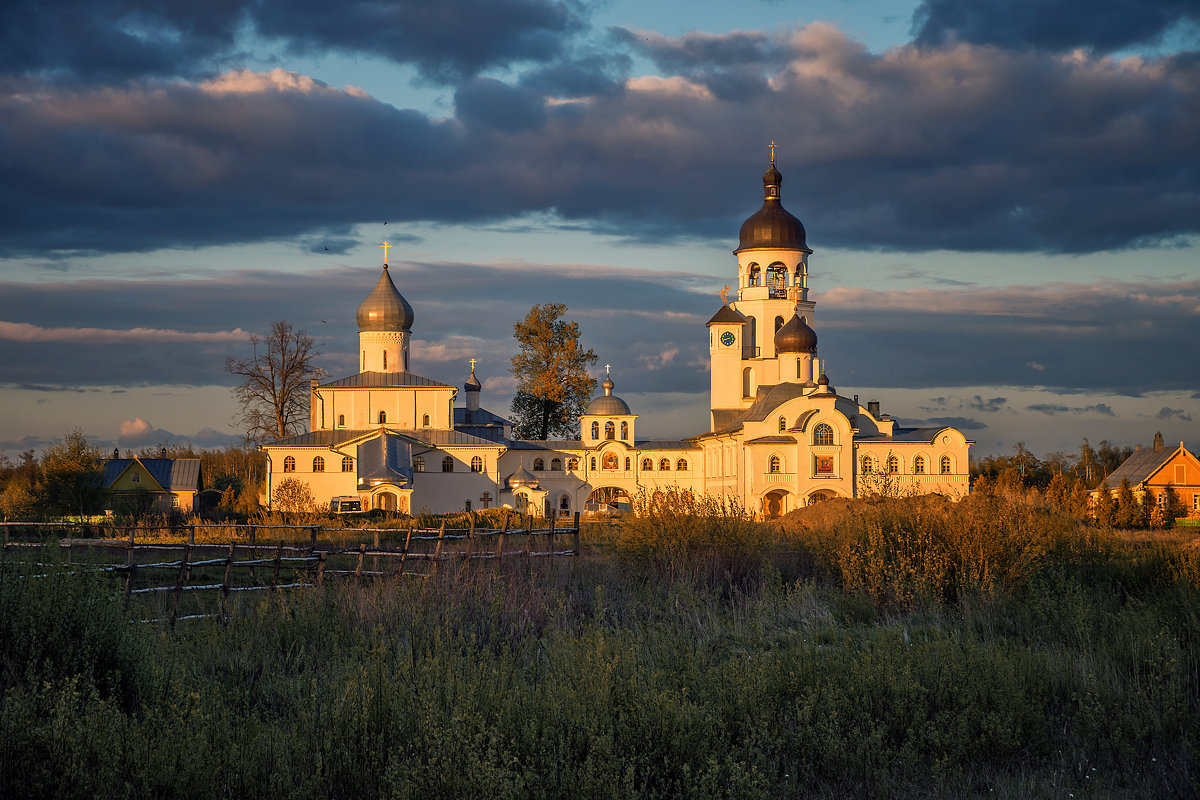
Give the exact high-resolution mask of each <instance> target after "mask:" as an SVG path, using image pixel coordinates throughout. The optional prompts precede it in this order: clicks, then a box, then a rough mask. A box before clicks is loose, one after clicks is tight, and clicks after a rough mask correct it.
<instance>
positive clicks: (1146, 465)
mask: <svg viewBox="0 0 1200 800" xmlns="http://www.w3.org/2000/svg"><path fill="white" fill-rule="evenodd" d="M1177 452H1179V448H1178V447H1164V448H1163V449H1161V450H1159V451H1158V452H1157V453H1156V452H1154V448H1152V447H1143V448H1142V449H1141V450H1135V451H1134V453H1133V455H1131V456H1130V457H1129V458H1127V459H1125V460H1124V461H1122V462H1121V465H1120V466H1119V467H1117V468H1116V469H1114V470H1113V471H1112V473H1111V474H1110V475H1109V476H1108V477H1106V478H1105V479H1104V480H1105V481H1107V482H1108V486H1109V488H1110V489H1111V488H1114V487H1116V486H1117V484H1119V483H1120V482H1121V481H1122V480H1127V481H1129V482H1130V483H1131V484H1134V485H1136V484H1138V483H1141V482H1142V481H1144V480H1146V478H1149V477H1150V476H1151V475H1153V474H1154V472H1155V471H1156V470H1157V469H1158V468H1159V467H1161V466H1162V465H1163V464H1165V463H1167V462H1168V461H1170V460H1171V456H1173V455H1175V454H1176V453H1177Z"/></svg>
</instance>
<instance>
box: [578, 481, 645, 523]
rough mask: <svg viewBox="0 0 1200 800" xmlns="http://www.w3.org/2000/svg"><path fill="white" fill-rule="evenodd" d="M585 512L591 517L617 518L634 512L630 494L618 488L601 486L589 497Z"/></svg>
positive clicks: (584, 505) (585, 504)
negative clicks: (619, 515) (618, 515)
mask: <svg viewBox="0 0 1200 800" xmlns="http://www.w3.org/2000/svg"><path fill="white" fill-rule="evenodd" d="M583 510H584V512H586V513H587V514H588V515H589V516H597V515H599V516H616V515H617V514H624V513H627V512H629V511H632V510H633V502H632V501H631V500H630V498H629V493H628V492H626V491H625V490H624V489H619V488H617V487H616V486H601V487H600V488H599V489H595V490H594V491H593V492H592V493H591V494H589V495H588V498H587V501H586V502H585V503H584V504H583Z"/></svg>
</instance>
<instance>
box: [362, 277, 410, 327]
mask: <svg viewBox="0 0 1200 800" xmlns="http://www.w3.org/2000/svg"><path fill="white" fill-rule="evenodd" d="M412 324H413V310H412V306H410V305H409V304H408V301H407V300H405V299H404V297H403V296H402V295H401V294H400V292H398V291H396V285H395V284H394V283H392V278H391V276H390V275H388V268H387V264H384V265H383V275H381V276H380V277H379V283H377V284H375V288H374V289H372V290H371V293H370V294H369V295H367V299H366V300H363V301H362V305H361V306H359V307H358V329H359V330H360V331H407V330H411V329H412Z"/></svg>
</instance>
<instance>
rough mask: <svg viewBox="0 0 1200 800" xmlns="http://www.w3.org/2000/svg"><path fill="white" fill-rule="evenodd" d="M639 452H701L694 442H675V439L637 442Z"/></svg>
mask: <svg viewBox="0 0 1200 800" xmlns="http://www.w3.org/2000/svg"><path fill="white" fill-rule="evenodd" d="M634 448H635V449H637V450H699V449H700V445H698V444H696V443H695V442H693V441H690V440H689V441H675V440H674V439H646V440H644V441H640V442H635V443H634Z"/></svg>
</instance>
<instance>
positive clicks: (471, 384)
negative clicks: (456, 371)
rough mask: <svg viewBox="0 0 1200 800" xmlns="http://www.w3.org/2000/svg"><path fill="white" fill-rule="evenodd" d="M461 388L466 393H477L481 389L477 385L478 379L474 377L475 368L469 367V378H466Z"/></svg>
mask: <svg viewBox="0 0 1200 800" xmlns="http://www.w3.org/2000/svg"><path fill="white" fill-rule="evenodd" d="M463 388H464V389H466V390H467V391H468V392H478V391H479V390H480V389H482V388H483V385H482V384H480V383H479V379H478V378H476V377H475V367H471V377H469V378H467V382H466V383H464V384H463Z"/></svg>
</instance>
